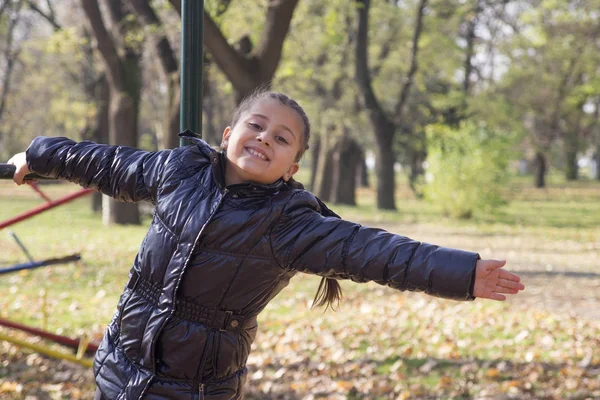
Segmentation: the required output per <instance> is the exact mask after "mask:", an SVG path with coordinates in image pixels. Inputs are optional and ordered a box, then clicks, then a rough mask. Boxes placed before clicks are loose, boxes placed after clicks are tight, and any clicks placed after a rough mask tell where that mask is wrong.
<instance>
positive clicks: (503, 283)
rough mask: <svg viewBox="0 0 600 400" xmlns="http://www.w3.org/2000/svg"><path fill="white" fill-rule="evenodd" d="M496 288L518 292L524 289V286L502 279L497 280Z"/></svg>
mask: <svg viewBox="0 0 600 400" xmlns="http://www.w3.org/2000/svg"><path fill="white" fill-rule="evenodd" d="M497 286H500V287H504V288H509V289H518V290H523V289H525V285H523V284H522V283H520V282H516V281H512V280H508V279H502V278H500V279H498V285H497Z"/></svg>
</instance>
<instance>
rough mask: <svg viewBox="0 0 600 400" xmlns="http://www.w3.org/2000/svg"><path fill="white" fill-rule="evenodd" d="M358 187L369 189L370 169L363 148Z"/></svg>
mask: <svg viewBox="0 0 600 400" xmlns="http://www.w3.org/2000/svg"><path fill="white" fill-rule="evenodd" d="M358 168H359V171H358V185H359V186H360V187H363V188H368V187H369V168H368V167H367V153H366V152H365V151H364V149H362V148H361V154H360V164H359V165H358Z"/></svg>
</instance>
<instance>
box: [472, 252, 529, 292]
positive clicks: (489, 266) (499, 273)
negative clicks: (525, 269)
mask: <svg viewBox="0 0 600 400" xmlns="http://www.w3.org/2000/svg"><path fill="white" fill-rule="evenodd" d="M505 264H506V261H504V260H502V261H496V260H479V261H477V265H476V266H475V286H474V287H473V296H475V297H479V298H483V299H491V300H498V301H504V300H506V296H504V295H502V294H501V293H505V294H517V293H519V290H523V289H525V285H523V284H522V283H520V281H521V278H520V277H519V276H518V275H515V274H513V273H511V272H508V271H507V270H505V269H502V267H503V266H504V265H505Z"/></svg>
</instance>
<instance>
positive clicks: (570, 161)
mask: <svg viewBox="0 0 600 400" xmlns="http://www.w3.org/2000/svg"><path fill="white" fill-rule="evenodd" d="M565 159H566V170H565V178H566V179H567V180H568V181H576V180H577V178H578V177H579V173H578V172H579V166H578V165H577V151H573V150H567V151H566V154H565Z"/></svg>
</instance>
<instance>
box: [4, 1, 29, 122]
mask: <svg viewBox="0 0 600 400" xmlns="http://www.w3.org/2000/svg"><path fill="white" fill-rule="evenodd" d="M7 3H8V2H7ZM5 4H6V3H5ZM22 6H23V0H19V1H18V2H17V4H16V6H15V9H14V16H13V17H11V18H10V22H9V24H8V32H7V36H6V48H5V49H4V58H6V71H5V72H4V79H2V92H1V93H0V120H2V115H3V114H4V107H5V106H6V99H7V98H8V94H9V92H10V84H11V77H12V73H13V70H14V66H15V63H16V61H17V59H18V57H19V54H20V52H21V48H20V47H19V48H17V49H16V50H13V40H14V31H15V28H16V27H17V24H18V23H19V20H20V18H21V8H22Z"/></svg>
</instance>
